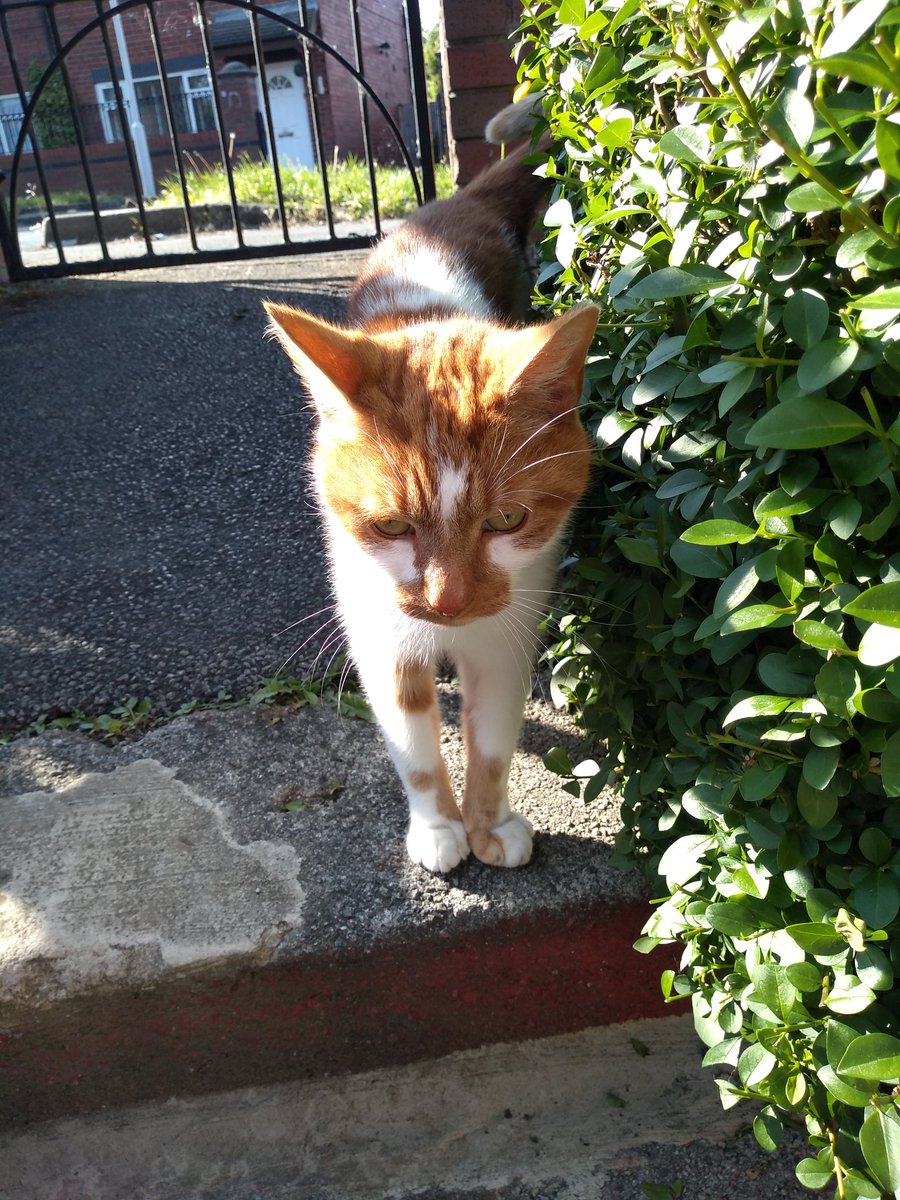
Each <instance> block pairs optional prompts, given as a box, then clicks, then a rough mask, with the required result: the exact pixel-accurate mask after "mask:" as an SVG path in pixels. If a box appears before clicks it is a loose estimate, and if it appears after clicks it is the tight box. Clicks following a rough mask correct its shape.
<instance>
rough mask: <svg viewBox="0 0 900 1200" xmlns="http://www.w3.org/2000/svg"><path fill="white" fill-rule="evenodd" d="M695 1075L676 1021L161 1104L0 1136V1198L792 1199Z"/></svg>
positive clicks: (795, 1196) (792, 1183)
mask: <svg viewBox="0 0 900 1200" xmlns="http://www.w3.org/2000/svg"><path fill="white" fill-rule="evenodd" d="M636 1046H637V1047H638V1048H640V1051H641V1052H640V1054H639V1053H638V1052H637V1050H636V1049H635V1047H636ZM708 1074H709V1073H708V1072H703V1076H704V1077H701V1071H700V1067H699V1056H698V1054H697V1050H696V1040H695V1037H694V1033H693V1029H692V1026H691V1021H690V1018H689V1017H687V1016H682V1017H681V1018H674V1019H673V1018H663V1019H655V1020H654V1019H651V1020H641V1021H633V1022H628V1023H626V1024H620V1025H612V1026H607V1027H605V1028H602V1029H592V1030H586V1031H582V1032H580V1033H574V1034H563V1035H558V1036H555V1037H550V1038H545V1039H543V1040H541V1041H524V1042H520V1043H518V1044H516V1045H496V1046H489V1047H484V1048H481V1049H478V1050H467V1051H461V1052H458V1053H455V1054H451V1055H448V1056H445V1057H443V1058H439V1059H435V1060H432V1061H429V1062H426V1063H418V1064H412V1065H407V1066H402V1067H393V1068H383V1069H380V1070H375V1071H366V1072H359V1073H356V1074H352V1075H345V1076H342V1077H337V1078H321V1079H312V1080H306V1081H300V1082H294V1083H289V1084H281V1085H277V1086H274V1087H269V1088H247V1089H242V1090H238V1091H232V1092H228V1093H222V1094H217V1095H210V1096H203V1097H194V1098H187V1099H173V1100H171V1101H169V1102H167V1103H164V1104H155V1105H145V1106H141V1107H134V1108H128V1109H124V1110H118V1111H115V1112H111V1113H101V1114H96V1115H93V1116H88V1117H79V1118H70V1119H68V1120H61V1121H54V1122H49V1123H46V1124H41V1125H35V1126H31V1127H30V1128H27V1129H25V1130H20V1131H17V1132H14V1133H7V1134H6V1135H0V1161H2V1163H3V1185H2V1188H3V1195H4V1196H5V1197H8V1200H646V1193H645V1192H644V1190H643V1188H642V1184H644V1183H649V1184H656V1185H672V1184H674V1183H675V1182H676V1181H677V1180H681V1181H682V1182H683V1183H684V1185H685V1186H684V1193H683V1194H684V1197H685V1200H733V1198H734V1197H740V1198H741V1200H776V1198H779V1197H780V1198H781V1200H801V1197H802V1196H805V1195H806V1194H807V1193H806V1192H805V1191H804V1189H802V1188H801V1187H800V1185H799V1184H798V1183H797V1181H796V1179H795V1178H794V1175H793V1164H794V1163H795V1162H796V1161H797V1159H798V1158H799V1157H800V1156H801V1154H802V1146H801V1143H800V1141H799V1139H794V1140H789V1141H788V1145H787V1146H786V1147H785V1148H784V1152H783V1153H781V1154H780V1155H776V1156H772V1155H765V1154H764V1153H763V1152H762V1151H761V1150H760V1149H759V1148H758V1147H757V1146H756V1144H755V1142H754V1141H753V1138H752V1136H748V1135H746V1134H744V1135H743V1136H739V1134H738V1124H739V1122H740V1121H741V1117H740V1116H739V1115H737V1114H736V1112H735V1110H731V1111H730V1112H728V1113H725V1112H723V1111H722V1109H721V1107H720V1106H719V1102H718V1099H717V1093H716V1089H715V1088H714V1087H712V1086H711V1081H710V1080H709V1078H706V1077H705V1076H708Z"/></svg>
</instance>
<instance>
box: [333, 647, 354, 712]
mask: <svg viewBox="0 0 900 1200" xmlns="http://www.w3.org/2000/svg"><path fill="white" fill-rule="evenodd" d="M352 669H353V662H352V660H351V658H350V655H349V654H348V655H347V656H346V658H345V659H344V664H343V666H342V667H341V674H340V678H339V679H338V690H337V710H338V716H342V715H343V714H342V713H341V696H342V694H343V691H344V684H345V683H346V682H347V678H348V676H349V675H350V671H351V670H352Z"/></svg>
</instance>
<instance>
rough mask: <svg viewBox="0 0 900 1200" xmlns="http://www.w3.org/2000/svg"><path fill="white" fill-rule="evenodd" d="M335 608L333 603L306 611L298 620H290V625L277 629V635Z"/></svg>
mask: <svg viewBox="0 0 900 1200" xmlns="http://www.w3.org/2000/svg"><path fill="white" fill-rule="evenodd" d="M334 608H335V605H334V604H333V603H332V604H326V605H325V606H324V607H323V608H317V609H316V611H315V612H311V613H307V614H306V616H305V617H301V618H300V620H299V621H291V623H290V625H285V627H284V629H279V631H278V636H279V637H281V635H282V634H283V633H287V632H288V631H289V630H291V629H296V628H297V626H298V625H305V624H306V622H307V621H311V620H312V619H313V617H321V615H322V613H326V612H330V611H331V610H332V609H334Z"/></svg>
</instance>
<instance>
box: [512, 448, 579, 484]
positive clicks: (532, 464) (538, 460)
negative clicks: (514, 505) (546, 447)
mask: <svg viewBox="0 0 900 1200" xmlns="http://www.w3.org/2000/svg"><path fill="white" fill-rule="evenodd" d="M570 454H593V450H591V448H590V447H589V446H583V447H581V448H580V449H578V450H560V451H559V452H558V453H557V454H548V455H547V456H546V458H536V459H534V461H533V462H530V463H526V464H525V466H524V467H517V468H516V469H515V471H513V473H512V475H510V476H509V478H510V479H515V477H516V476H517V475H521V474H522V472H523V471H531V470H533V469H534V468H535V467H539V466H541V465H542V464H543V463H546V462H553V460H554V459H555V458H567V457H568V456H569V455H570Z"/></svg>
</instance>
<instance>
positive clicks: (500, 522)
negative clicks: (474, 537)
mask: <svg viewBox="0 0 900 1200" xmlns="http://www.w3.org/2000/svg"><path fill="white" fill-rule="evenodd" d="M524 520H525V509H524V508H501V509H500V511H499V512H495V513H491V515H490V516H489V517H488V518H487V520H486V521H485V523H484V527H485V529H490V530H492V531H493V532H494V533H510V532H511V531H512V530H513V529H518V528H519V526H520V525H521V524H522V522H523V521H524Z"/></svg>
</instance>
